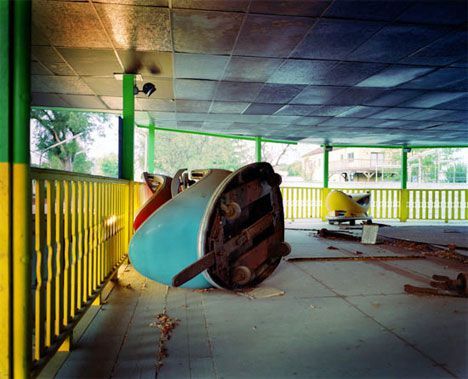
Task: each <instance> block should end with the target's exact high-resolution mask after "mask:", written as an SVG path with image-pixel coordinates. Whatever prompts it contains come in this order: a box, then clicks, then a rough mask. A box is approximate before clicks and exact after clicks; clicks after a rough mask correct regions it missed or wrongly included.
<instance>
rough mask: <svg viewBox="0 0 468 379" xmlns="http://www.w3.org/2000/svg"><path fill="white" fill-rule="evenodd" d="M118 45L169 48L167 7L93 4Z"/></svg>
mask: <svg viewBox="0 0 468 379" xmlns="http://www.w3.org/2000/svg"><path fill="white" fill-rule="evenodd" d="M95 6H96V9H97V11H98V13H99V17H100V18H101V20H102V22H103V24H104V26H105V28H106V31H107V33H109V35H110V37H111V38H112V40H113V43H114V46H115V47H116V48H118V49H131V50H145V51H148V50H152V51H172V43H171V31H170V17H169V10H168V9H165V8H157V7H140V6H129V5H120V4H95Z"/></svg>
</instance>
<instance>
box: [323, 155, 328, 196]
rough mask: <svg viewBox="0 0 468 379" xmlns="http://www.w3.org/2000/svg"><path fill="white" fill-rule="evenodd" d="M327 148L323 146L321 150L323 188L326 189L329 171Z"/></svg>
mask: <svg viewBox="0 0 468 379" xmlns="http://www.w3.org/2000/svg"><path fill="white" fill-rule="evenodd" d="M328 154H329V147H328V146H324V148H323V188H328V169H329V165H328V164H329V162H328V161H329V159H328Z"/></svg>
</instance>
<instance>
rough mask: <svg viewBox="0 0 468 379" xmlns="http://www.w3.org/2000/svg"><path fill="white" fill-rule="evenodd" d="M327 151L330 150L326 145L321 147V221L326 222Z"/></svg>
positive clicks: (327, 190) (327, 191)
mask: <svg viewBox="0 0 468 379" xmlns="http://www.w3.org/2000/svg"><path fill="white" fill-rule="evenodd" d="M329 149H330V148H329V146H327V145H325V146H324V147H323V189H322V196H321V201H322V205H321V216H322V220H323V221H325V220H326V216H327V207H326V206H325V199H326V198H327V195H328V193H329V192H330V190H329V189H328V169H329V162H328V161H329V159H328V158H329V156H328V155H329Z"/></svg>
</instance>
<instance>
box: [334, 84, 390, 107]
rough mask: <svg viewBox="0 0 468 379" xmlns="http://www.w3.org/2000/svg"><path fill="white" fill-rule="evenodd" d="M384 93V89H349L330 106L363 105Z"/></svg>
mask: <svg viewBox="0 0 468 379" xmlns="http://www.w3.org/2000/svg"><path fill="white" fill-rule="evenodd" d="M384 91H385V90H384V89H382V88H366V87H349V88H348V89H347V90H345V91H342V92H340V93H339V94H338V95H337V96H335V97H334V98H333V99H331V100H330V101H329V102H328V104H333V105H363V104H364V103H365V102H366V101H368V100H371V99H374V98H376V97H377V96H379V95H380V94H382V93H383V92H384Z"/></svg>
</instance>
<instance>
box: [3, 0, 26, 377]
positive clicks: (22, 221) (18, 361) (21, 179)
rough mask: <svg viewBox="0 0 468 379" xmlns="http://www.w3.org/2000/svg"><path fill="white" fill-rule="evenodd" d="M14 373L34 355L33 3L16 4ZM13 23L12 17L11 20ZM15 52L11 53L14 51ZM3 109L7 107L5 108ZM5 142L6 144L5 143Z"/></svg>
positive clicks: (23, 371) (23, 368)
mask: <svg viewBox="0 0 468 379" xmlns="http://www.w3.org/2000/svg"><path fill="white" fill-rule="evenodd" d="M12 3H13V35H12V41H13V50H12V51H13V60H12V62H13V64H12V71H13V80H12V83H11V84H12V86H11V88H12V108H11V109H12V117H13V125H12V127H13V129H12V134H13V155H12V157H13V169H12V183H13V187H12V188H13V192H12V194H13V196H12V197H13V201H12V209H14V212H13V213H12V216H11V217H12V219H13V224H12V225H13V227H12V229H13V230H12V251H13V258H12V264H13V298H12V301H13V320H12V325H13V326H12V328H13V330H12V336H13V368H12V370H13V373H14V376H15V378H26V377H29V376H30V367H31V356H32V325H31V323H32V312H31V288H32V286H31V241H30V240H31V235H32V233H31V229H30V224H31V209H32V205H31V178H30V142H29V122H30V93H31V72H30V59H31V1H29V0H16V1H13V2H12ZM10 20H11V18H10ZM10 51H11V50H10ZM2 106H3V105H2ZM2 143H4V141H2Z"/></svg>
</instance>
